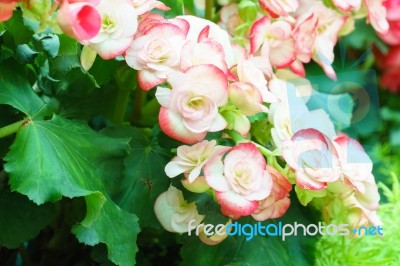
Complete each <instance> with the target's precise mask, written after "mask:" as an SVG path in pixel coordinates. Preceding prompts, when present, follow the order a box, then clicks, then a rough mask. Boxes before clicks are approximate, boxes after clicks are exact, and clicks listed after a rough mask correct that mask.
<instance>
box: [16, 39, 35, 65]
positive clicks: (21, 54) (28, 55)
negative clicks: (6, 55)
mask: <svg viewBox="0 0 400 266" xmlns="http://www.w3.org/2000/svg"><path fill="white" fill-rule="evenodd" d="M15 55H16V57H17V59H18V61H20V62H21V63H22V64H27V63H30V62H32V61H33V59H34V58H35V56H36V55H37V52H36V51H35V50H33V49H32V48H31V47H29V45H27V44H21V45H18V46H17V49H16V51H15Z"/></svg>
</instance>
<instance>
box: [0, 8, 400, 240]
mask: <svg viewBox="0 0 400 266" xmlns="http://www.w3.org/2000/svg"><path fill="white" fill-rule="evenodd" d="M247 1H248V0H247ZM16 2H18V1H9V0H0V5H1V7H2V8H1V9H0V10H1V12H0V13H1V14H0V19H1V20H6V19H8V18H9V17H10V14H12V10H13V8H14V7H15V4H16ZM32 2H34V1H32ZM250 2H251V1H250ZM393 2H395V1H393ZM326 3H329V5H325V4H326ZM56 5H59V9H58V10H57V11H56V12H57V13H55V14H56V16H57V21H58V25H59V27H60V29H61V30H62V31H63V32H64V33H65V34H67V35H68V36H70V37H72V38H75V39H76V40H77V41H79V42H80V43H81V44H83V45H84V46H85V48H84V50H83V52H82V56H83V61H85V65H86V66H88V68H89V67H90V65H91V63H92V62H86V61H93V60H94V58H95V57H93V56H92V55H93V53H94V54H95V55H96V54H98V55H100V57H102V58H103V59H113V58H116V57H117V56H122V57H123V58H124V59H125V61H126V63H127V64H128V65H129V66H130V67H132V68H134V69H136V70H137V71H138V81H139V86H140V87H141V88H142V89H143V90H150V89H152V88H154V87H156V86H157V91H156V98H157V100H158V102H159V103H160V105H161V108H160V113H159V123H160V127H161V129H162V130H163V131H164V132H165V133H166V134H167V135H168V136H170V137H171V138H174V139H176V140H178V141H181V142H182V143H184V144H193V145H192V146H186V145H183V146H180V147H179V148H178V150H177V153H178V154H177V156H176V157H175V158H174V159H172V161H171V162H170V163H169V164H168V165H167V166H166V169H165V170H166V174H167V175H168V176H169V177H175V176H178V175H180V174H184V176H185V178H183V180H182V183H183V185H184V186H185V187H186V188H187V189H188V190H190V191H192V192H196V193H204V192H206V191H207V192H210V193H211V194H212V195H215V199H216V201H217V202H218V203H219V204H220V205H221V212H222V213H223V214H224V215H226V216H228V217H229V218H231V219H238V218H239V217H241V216H248V215H251V216H252V217H253V218H254V219H256V220H259V221H264V220H266V219H270V218H277V217H280V216H282V215H283V214H284V213H285V212H286V211H287V209H288V208H289V205H290V200H289V197H288V196H289V192H290V191H291V190H292V184H295V185H296V192H297V194H298V195H301V198H302V199H304V198H306V199H307V200H302V203H303V204H307V203H308V202H310V201H311V200H312V199H313V198H319V199H323V200H324V205H323V211H324V214H326V217H327V219H331V218H334V217H336V216H337V213H338V211H337V209H338V207H337V206H338V203H337V202H338V201H339V205H340V206H341V207H340V209H344V210H346V211H348V212H351V214H352V215H347V216H346V218H345V219H347V220H349V222H348V223H351V224H352V225H354V226H360V225H363V224H366V223H370V222H371V223H374V224H377V223H379V218H378V217H377V216H376V210H377V208H378V202H379V194H378V192H377V187H376V184H375V181H374V177H373V175H372V174H371V171H372V162H371V160H370V159H369V157H368V155H367V154H366V153H365V151H364V150H363V148H362V147H361V145H360V144H359V143H358V142H357V141H356V140H354V139H351V138H349V137H348V136H346V135H344V134H342V133H340V132H336V131H335V129H334V126H333V124H332V122H331V121H330V119H329V116H328V115H327V114H326V113H325V111H323V110H322V109H321V110H313V111H309V110H308V108H307V106H306V102H307V97H306V95H307V90H309V89H310V86H307V85H306V86H297V87H296V85H295V84H294V83H292V82H290V80H292V79H300V78H301V77H304V76H305V69H304V66H303V64H305V63H309V62H310V61H311V60H314V61H315V62H316V63H318V64H319V65H320V66H321V67H322V68H323V70H324V71H325V73H326V74H327V76H329V77H330V78H332V79H335V78H336V74H335V71H334V69H333V68H332V62H333V59H334V53H333V48H334V46H335V44H336V42H337V39H338V37H340V36H341V35H345V34H348V33H349V32H351V31H352V30H353V29H354V26H353V25H354V20H355V18H360V17H367V20H368V21H369V22H370V23H371V25H372V26H373V27H374V28H375V29H376V31H377V32H379V33H380V34H382V35H383V36H384V34H385V32H387V30H388V29H389V24H390V28H391V29H392V28H393V27H394V28H396V27H397V26H398V25H397V24H396V23H397V22H396V21H395V22H392V20H391V18H393V17H395V16H394V15H393V16H391V15H390V14H392V13H391V12H388V15H389V16H388V19H389V20H390V23H388V21H387V19H386V8H385V6H384V5H383V4H382V1H381V0H332V1H318V0H259V1H258V3H257V4H256V3H254V2H251V4H250V5H238V4H236V3H231V4H227V5H226V6H224V7H223V8H222V9H221V12H220V14H221V20H220V23H219V25H217V24H215V23H213V22H211V21H208V20H205V19H201V18H198V17H194V16H179V17H176V18H172V19H166V18H164V17H163V16H161V15H158V14H154V13H150V12H149V11H150V10H152V9H153V8H157V9H160V10H163V11H166V10H168V7H167V6H165V5H164V4H163V3H161V2H159V1H156V0H63V1H60V3H58V2H56ZM3 6H6V7H7V8H3ZM243 6H245V8H246V12H247V11H249V12H247V13H248V14H251V15H248V16H247V15H243V13H245V14H247V13H246V12H241V11H243V10H241V8H242V7H243ZM249 6H250V10H248V8H249ZM386 7H390V5H389V4H386ZM56 9H57V7H56V8H55V10H56ZM10 10H11V11H10ZM253 11H254V12H253ZM7 12H8V13H7ZM10 12H11V13H10ZM393 12H394V14H397V13H398V12H397V13H396V11H393ZM244 21H246V23H243V22H244ZM243 25H248V27H247V28H244V30H238V29H241V27H242V26H243ZM396 25H397V26H396ZM397 28H398V27H397ZM393 34H398V32H397V31H396V30H393V33H392V35H393ZM237 37H241V39H242V40H244V42H240V43H239V42H238V43H235V42H234V40H235V39H236V38H237ZM387 38H390V36H389V35H388V36H387ZM390 39H391V38H390ZM391 40H392V39H391ZM85 51H86V52H85ZM87 51H90V52H87ZM85 57H87V58H85ZM293 95H303V96H304V97H292V96H293ZM267 104H268V105H269V106H268V107H267ZM258 113H266V114H268V120H269V123H270V126H271V127H272V129H271V135H272V138H271V140H270V144H271V145H273V146H274V147H276V151H274V152H270V151H269V150H267V149H266V148H265V147H263V146H261V145H259V144H257V143H254V142H252V141H251V135H250V133H249V132H250V129H251V122H250V120H249V117H250V116H252V115H255V114H258ZM223 130H230V131H234V132H238V134H239V135H240V136H241V140H240V141H238V142H237V144H236V146H234V147H227V146H221V145H217V142H216V141H207V140H205V138H206V135H207V134H208V133H209V132H218V131H223ZM265 134H267V132H265ZM264 156H268V158H269V159H268V164H267V162H266V160H265V158H264ZM277 157H280V158H281V159H283V160H284V161H285V162H286V164H287V166H286V167H285V168H282V167H281V166H280V165H279V164H278V163H277V159H276V158H277ZM304 195H305V196H304ZM299 197H300V196H299ZM155 212H156V214H157V217H158V218H159V220H160V222H161V224H162V225H163V227H164V228H165V229H166V230H168V231H171V232H180V233H182V232H186V231H187V224H188V222H189V221H190V220H193V219H195V220H196V222H197V223H201V222H202V220H203V219H204V216H202V215H199V213H198V212H197V208H196V205H195V204H194V203H191V204H188V203H186V202H185V200H184V198H183V195H182V193H181V192H180V191H179V190H177V189H176V188H174V187H170V189H169V190H168V191H167V192H165V193H163V194H161V195H160V197H159V198H158V199H157V201H156V204H155ZM339 212H340V211H339Z"/></svg>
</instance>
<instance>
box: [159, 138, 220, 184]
mask: <svg viewBox="0 0 400 266" xmlns="http://www.w3.org/2000/svg"><path fill="white" fill-rule="evenodd" d="M227 149H228V147H224V146H220V145H217V142H216V141H215V140H211V141H208V140H203V141H202V142H199V143H196V144H194V145H192V146H187V145H183V146H179V147H178V149H177V156H175V157H174V158H172V160H171V161H170V162H169V163H168V164H167V165H166V166H165V173H166V174H167V176H169V177H170V178H172V177H175V176H177V175H180V174H183V173H186V174H188V176H187V179H188V181H189V182H190V183H193V182H194V181H195V180H196V178H197V177H199V176H200V173H201V170H202V168H203V166H204V165H205V164H206V163H207V162H208V161H209V160H210V159H211V157H212V156H214V155H216V154H220V153H224V152H225V151H227Z"/></svg>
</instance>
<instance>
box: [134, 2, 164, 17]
mask: <svg viewBox="0 0 400 266" xmlns="http://www.w3.org/2000/svg"><path fill="white" fill-rule="evenodd" d="M133 7H134V8H135V9H136V13H137V15H138V16H140V15H143V14H145V13H147V12H149V11H150V10H152V9H154V8H155V9H158V10H162V11H168V10H170V8H169V7H168V6H166V5H165V4H164V3H162V2H160V1H157V0H133Z"/></svg>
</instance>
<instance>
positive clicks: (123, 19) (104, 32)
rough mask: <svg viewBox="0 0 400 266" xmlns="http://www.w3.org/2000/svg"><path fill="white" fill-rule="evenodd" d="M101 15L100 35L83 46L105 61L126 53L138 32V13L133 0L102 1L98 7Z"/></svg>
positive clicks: (86, 41) (83, 42) (84, 42)
mask: <svg viewBox="0 0 400 266" xmlns="http://www.w3.org/2000/svg"><path fill="white" fill-rule="evenodd" d="M96 9H97V11H98V12H99V13H100V15H101V29H100V31H99V33H98V34H97V35H96V36H95V37H93V38H91V39H89V40H85V41H82V44H84V45H87V46H89V47H90V48H92V49H93V50H95V51H96V52H97V53H98V54H99V55H100V56H101V57H102V58H103V59H105V60H107V59H112V58H115V57H117V56H119V55H122V54H123V53H125V51H126V50H127V49H128V48H129V46H130V45H131V43H132V41H133V35H134V34H135V33H136V31H137V27H138V22H137V12H136V10H135V8H134V6H133V2H132V1H131V0H101V1H100V3H99V4H98V5H97V6H96Z"/></svg>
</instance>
